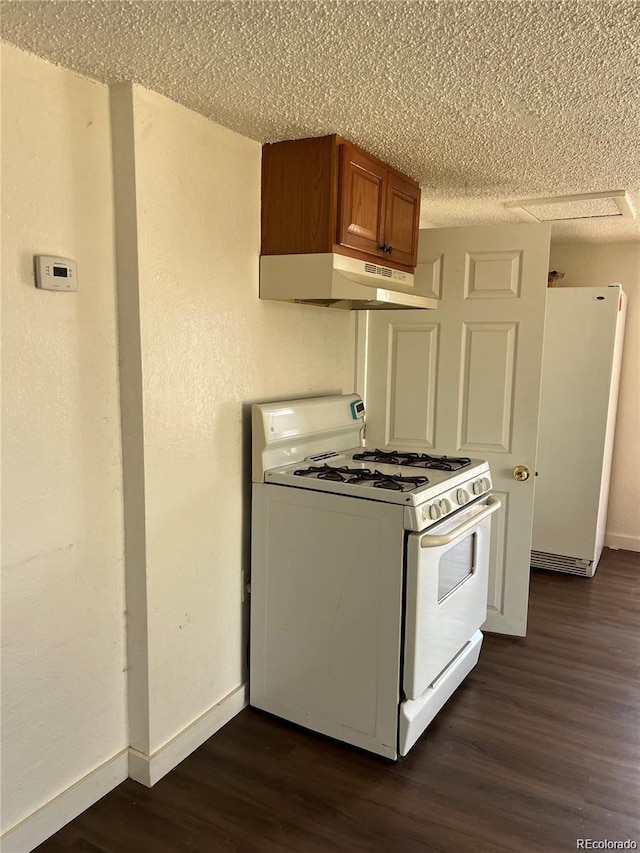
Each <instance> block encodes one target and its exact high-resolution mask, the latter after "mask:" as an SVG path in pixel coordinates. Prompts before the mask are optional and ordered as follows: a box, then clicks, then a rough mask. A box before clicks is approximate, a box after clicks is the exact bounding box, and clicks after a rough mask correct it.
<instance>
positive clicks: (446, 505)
mask: <svg viewBox="0 0 640 853" xmlns="http://www.w3.org/2000/svg"><path fill="white" fill-rule="evenodd" d="M440 509H441V510H442V514H443V515H446V514H447V513H449V512H451V501H450V500H447V498H443V499H442V500H441V501H440Z"/></svg>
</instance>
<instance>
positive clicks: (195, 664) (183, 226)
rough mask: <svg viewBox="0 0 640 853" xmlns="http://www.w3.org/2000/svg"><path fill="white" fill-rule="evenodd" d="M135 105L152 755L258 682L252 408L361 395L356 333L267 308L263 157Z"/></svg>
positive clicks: (333, 322) (336, 317) (197, 122)
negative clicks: (261, 295) (251, 598)
mask: <svg viewBox="0 0 640 853" xmlns="http://www.w3.org/2000/svg"><path fill="white" fill-rule="evenodd" d="M132 97H133V136H134V148H135V203H136V208H137V264H138V289H139V305H138V309H137V310H138V311H139V335H140V348H141V372H142V377H141V378H142V381H141V391H142V420H143V432H144V437H143V441H144V509H143V511H144V525H145V533H146V546H145V547H146V599H147V601H146V614H147V625H146V632H147V641H148V682H149V690H148V701H149V733H148V746H149V749H150V750H151V752H153V751H155V750H157V749H159V748H160V747H161V746H162V745H163V744H165V743H166V741H167V740H168V739H170V738H171V737H173V736H174V735H175V734H177V733H178V732H179V731H181V730H182V729H183V728H184V727H185V726H187V725H188V724H189V723H191V722H192V721H193V720H194V719H195V718H197V717H198V716H199V715H200V714H202V713H204V712H205V711H207V710H208V709H209V708H211V707H212V706H213V705H215V704H216V703H217V702H219V701H220V700H221V699H223V698H224V697H225V696H226V695H227V694H228V693H230V692H231V691H232V690H234V689H235V688H236V687H238V685H239V684H240V683H241V682H242V680H243V679H244V678H245V677H246V672H245V666H244V659H245V651H244V640H243V608H242V605H241V600H240V597H241V570H242V568H248V561H249V479H250V470H249V449H250V445H249V429H248V427H249V404H250V403H251V402H253V401H258V400H264V399H278V398H286V397H288V396H303V395H310V394H318V393H328V392H336V391H338V392H339V391H345V392H347V391H351V390H352V388H353V381H354V379H353V374H354V363H353V361H354V322H355V321H354V317H353V315H351V314H350V313H348V312H340V311H335V310H331V309H326V308H317V307H305V306H300V305H285V304H275V303H268V302H261V301H259V299H258V253H259V211H260V146H259V145H258V144H257V143H255V142H252V141H251V140H249V139H246V138H244V137H242V136H239V135H238V134H236V133H232V132H231V131H229V130H226V129H224V128H222V127H220V126H219V125H216V124H213V123H212V122H211V121H209V120H207V119H205V118H203V117H202V116H200V115H198V114H197V113H194V112H192V111H190V110H188V109H186V108H185V107H182V106H179V105H177V104H175V103H173V102H172V101H169V100H167V99H166V98H164V97H162V96H160V95H157V94H154V93H152V92H149V91H147V90H145V89H143V88H141V87H138V86H134V87H133V94H132ZM121 213H122V211H118V215H119V216H120V215H121ZM121 329H122V319H121ZM130 520H131V519H129V521H130ZM132 627H133V626H132ZM144 747H145V744H144V742H143V741H138V748H141V749H144ZM145 751H146V750H145Z"/></svg>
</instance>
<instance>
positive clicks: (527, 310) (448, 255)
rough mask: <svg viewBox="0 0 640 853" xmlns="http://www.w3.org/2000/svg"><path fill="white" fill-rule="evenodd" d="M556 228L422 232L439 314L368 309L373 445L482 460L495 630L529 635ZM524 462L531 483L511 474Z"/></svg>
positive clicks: (424, 267) (422, 262)
mask: <svg viewBox="0 0 640 853" xmlns="http://www.w3.org/2000/svg"><path fill="white" fill-rule="evenodd" d="M550 230H551V229H550V226H549V225H543V224H541V225H501V226H489V227H477V228H444V229H427V230H422V231H421V232H420V243H419V248H418V269H417V271H416V276H417V278H418V281H421V282H422V283H423V286H428V288H429V291H430V295H437V296H439V297H440V303H439V305H438V308H437V310H435V311H433V312H432V311H416V310H412V311H371V312H369V320H368V343H367V367H366V371H365V375H366V389H365V394H366V402H367V409H368V423H367V432H366V441H367V444H368V445H375V446H379V445H387V446H389V445H393V446H395V447H398V448H414V449H416V450H422V451H423V452H425V453H428V452H430V451H433V452H435V453H447V454H457V455H464V456H470V457H472V458H480V459H487V460H488V461H489V464H490V467H491V473H492V476H493V483H494V492H495V494H496V495H497V496H498V497H499V498H500V500H501V501H502V509H501V510H500V512H499V513H497V514H496V515H495V516H494V521H493V532H492V540H491V570H490V577H489V599H488V606H487V621H486V623H485V625H484V627H485V629H486V630H488V631H495V632H498V633H505V634H514V635H517V636H524V635H525V633H526V626H527V605H528V598H529V556H530V548H531V529H532V520H533V493H534V472H535V454H536V441H537V430H538V408H539V401H540V376H541V365H542V342H543V335H544V315H545V297H546V284H547V272H548V263H549V238H550ZM517 466H526V468H527V469H528V470H529V471H530V476H529V478H528V479H527V480H525V481H522V482H518V481H516V480H515V479H514V473H513V471H514V468H516V467H517Z"/></svg>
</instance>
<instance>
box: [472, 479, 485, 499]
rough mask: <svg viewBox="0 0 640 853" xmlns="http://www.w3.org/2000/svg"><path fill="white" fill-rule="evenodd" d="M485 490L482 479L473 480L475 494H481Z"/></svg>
mask: <svg viewBox="0 0 640 853" xmlns="http://www.w3.org/2000/svg"><path fill="white" fill-rule="evenodd" d="M483 492H484V489H483V488H482V480H474V482H473V494H474V495H481V494H482V493H483Z"/></svg>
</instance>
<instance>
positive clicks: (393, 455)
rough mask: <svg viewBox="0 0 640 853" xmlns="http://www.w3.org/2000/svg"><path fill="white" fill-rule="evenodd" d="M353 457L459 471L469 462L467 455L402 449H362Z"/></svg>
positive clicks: (438, 469)
mask: <svg viewBox="0 0 640 853" xmlns="http://www.w3.org/2000/svg"><path fill="white" fill-rule="evenodd" d="M352 458H353V459H362V460H364V461H366V462H384V463H386V464H388V465H404V466H407V467H409V468H430V469H432V470H435V471H459V470H460V468H466V467H467V465H470V464H471V460H470V459H469V457H468V456H429V454H427V453H410V452H408V451H404V450H378V449H376V450H363V451H362V452H361V453H354V454H353V456H352Z"/></svg>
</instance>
